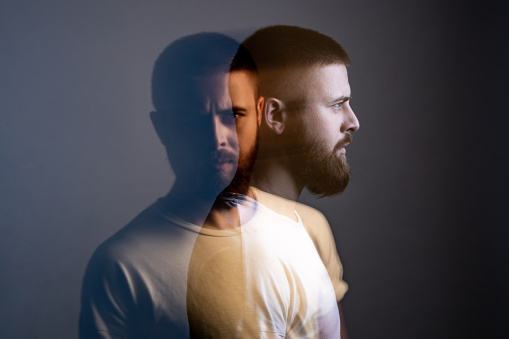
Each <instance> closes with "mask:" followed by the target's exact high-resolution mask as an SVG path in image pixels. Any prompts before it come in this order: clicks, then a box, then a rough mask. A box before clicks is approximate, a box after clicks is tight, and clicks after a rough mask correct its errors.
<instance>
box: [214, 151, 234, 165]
mask: <svg viewBox="0 0 509 339" xmlns="http://www.w3.org/2000/svg"><path fill="white" fill-rule="evenodd" d="M238 158H239V157H238V154H236V153H234V152H230V151H227V150H225V149H219V150H216V151H214V152H212V153H210V160H211V161H213V162H217V161H233V162H236V161H237V160H238Z"/></svg>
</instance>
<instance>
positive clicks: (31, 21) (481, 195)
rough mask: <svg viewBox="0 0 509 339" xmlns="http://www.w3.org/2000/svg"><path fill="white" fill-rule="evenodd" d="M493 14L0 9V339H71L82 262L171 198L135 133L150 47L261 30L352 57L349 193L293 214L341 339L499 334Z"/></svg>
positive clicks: (429, 9) (178, 6) (188, 7)
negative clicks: (318, 40) (317, 255)
mask: <svg viewBox="0 0 509 339" xmlns="http://www.w3.org/2000/svg"><path fill="white" fill-rule="evenodd" d="M499 9H501V8H499V7H497V5H496V4H495V5H493V6H492V5H491V4H490V5H489V6H487V4H486V3H483V6H482V8H481V7H479V8H478V7H476V6H469V5H466V3H465V2H457V3H454V2H441V1H426V2H424V1H394V0H391V1H377V0H370V1H325V0H323V1H296V0H272V1H231V2H228V1H194V0H193V1H183V0H173V1H154V0H150V1H120V0H103V1H5V0H2V1H0V39H1V40H0V43H1V45H0V46H1V47H0V67H1V68H0V114H1V116H0V159H1V166H0V178H1V179H0V199H1V200H0V213H1V219H0V220H1V221H0V222H1V238H0V251H1V257H0V265H1V279H0V337H1V338H22V339H25V338H76V337H77V321H78V315H79V307H80V305H79V295H80V288H81V280H82V277H83V272H84V269H85V266H86V264H87V261H88V259H89V257H90V255H91V254H92V252H93V251H94V249H95V248H96V247H97V246H98V245H99V244H100V243H101V242H102V241H103V240H105V239H106V238H107V237H108V236H110V235H111V234H113V233H114V232H116V231H117V230H119V229H120V228H121V227H122V226H124V225H125V224H126V223H127V222H129V221H130V220H131V219H132V218H133V217H134V216H135V215H136V214H137V213H138V212H140V211H141V210H142V209H144V208H145V207H146V206H148V205H149V204H150V203H152V202H153V201H154V200H155V199H156V198H158V197H159V196H161V195H163V194H165V193H166V192H167V191H168V190H169V188H170V187H171V184H172V182H173V175H172V173H171V171H170V169H169V166H168V165H167V160H166V157H165V154H164V150H163V148H162V146H161V145H160V143H159V141H158V139H157V137H156V134H155V132H154V130H153V128H152V126H151V123H150V120H149V116H148V114H149V112H150V111H151V109H152V106H151V102H150V74H151V68H152V66H153V62H154V61H155V59H156V57H157V56H158V54H159V53H160V52H161V51H162V49H163V48H164V47H165V46H166V45H167V44H168V43H170V42H171V41H173V40H175V39H177V38H179V37H181V36H183V35H187V34H191V33H197V32H202V31H215V32H221V33H226V34H228V35H231V36H233V37H235V38H237V39H242V38H244V37H246V36H247V35H248V34H250V33H251V32H253V31H254V30H255V29H257V28H259V27H262V26H265V25H269V24H293V25H299V26H303V27H308V28H312V29H316V30H318V31H320V32H323V33H325V34H327V35H330V36H331V37H333V38H335V39H336V40H338V41H339V42H340V43H341V44H343V46H344V47H345V48H346V50H347V51H348V52H349V54H350V56H351V59H352V60H353V63H352V66H351V67H350V68H349V77H350V83H351V86H352V97H353V99H352V107H353V108H354V111H355V112H356V113H357V116H358V118H359V120H360V125H361V127H360V130H359V131H358V132H357V133H356V135H355V136H354V142H353V143H352V144H351V145H350V146H349V149H348V157H349V161H350V163H351V165H352V169H353V177H352V180H351V184H350V186H349V187H348V189H347V190H346V192H345V193H344V194H343V195H342V196H341V197H338V198H334V199H328V200H315V199H314V198H313V197H311V196H309V195H307V194H305V195H304V196H303V197H302V201H304V202H306V203H308V204H310V205H312V206H315V207H317V208H318V209H320V210H322V211H323V212H324V213H325V215H326V216H327V217H328V218H329V221H330V223H331V225H332V228H333V232H334V236H335V238H336V242H337V246H338V250H339V253H340V256H341V258H342V260H343V264H344V268H345V279H346V280H347V282H348V283H349V285H350V291H349V292H348V293H347V295H346V297H345V299H344V301H343V308H344V313H345V318H346V326H347V328H348V330H349V332H350V337H351V338H357V339H359V338H453V337H460V336H463V337H469V336H470V335H473V334H476V333H480V332H478V331H480V330H482V331H488V332H489V333H491V334H494V333H496V329H497V328H496V323H497V321H498V318H497V317H501V316H500V314H501V313H500V310H501V309H502V308H503V307H504V304H503V302H502V301H500V300H503V299H501V297H502V296H505V294H504V293H506V292H505V289H504V288H503V287H504V286H505V285H504V283H500V281H507V279H506V278H505V277H503V276H502V275H501V274H498V273H497V270H498V268H499V267H498V266H500V265H501V264H503V263H505V261H504V257H502V256H501V253H504V252H503V251H502V250H500V249H501V248H504V245H505V242H504V241H503V240H501V239H502V238H501V235H504V234H503V233H498V230H499V227H502V226H503V222H504V220H505V218H504V217H503V213H502V212H501V211H502V209H500V208H499V207H504V206H505V204H504V201H506V200H507V199H505V198H504V195H503V194H502V192H503V191H502V189H499V187H501V184H502V183H505V182H506V180H505V171H504V169H505V167H502V165H501V164H499V163H498V161H499V160H500V159H501V158H503V154H504V152H503V150H505V148H503V147H502V146H501V145H503V144H502V140H503V138H502V137H501V136H502V134H503V128H502V127H500V126H502V125H503V123H504V122H505V121H507V120H506V118H505V117H503V114H502V113H503V111H504V108H505V107H504V105H503V103H502V101H501V100H500V101H497V100H498V99H497V98H496V96H495V94H500V93H502V92H503V85H504V83H503V81H502V78H503V77H502V76H501V75H500V72H501V71H502V70H501V69H500V68H498V66H499V65H502V64H503V63H504V62H502V60H504V59H503V57H502V55H503V53H506V52H507V49H506V45H505V44H501V43H500V40H499V39H498V36H501V37H505V36H506V34H505V33H501V32H506V31H504V30H502V28H505V27H502V24H501V22H502V19H503V16H502V14H501V11H500V10H499ZM504 71H505V70H504ZM505 111H506V110H505ZM505 153H506V152H505ZM505 234H506V233H505ZM501 279H506V280H501ZM485 333H487V332H485Z"/></svg>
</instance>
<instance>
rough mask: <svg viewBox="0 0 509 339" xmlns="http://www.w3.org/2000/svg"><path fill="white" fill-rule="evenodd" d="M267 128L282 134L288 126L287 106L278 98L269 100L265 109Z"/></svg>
mask: <svg viewBox="0 0 509 339" xmlns="http://www.w3.org/2000/svg"><path fill="white" fill-rule="evenodd" d="M263 115H264V117H265V123H266V124H267V127H268V128H269V129H270V130H271V131H273V132H274V133H276V134H282V133H283V131H284V129H285V125H286V110H285V104H284V102H282V101H281V100H279V99H276V98H267V100H266V101H265V106H264V109H263Z"/></svg>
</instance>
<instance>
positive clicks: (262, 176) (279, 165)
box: [251, 156, 304, 201]
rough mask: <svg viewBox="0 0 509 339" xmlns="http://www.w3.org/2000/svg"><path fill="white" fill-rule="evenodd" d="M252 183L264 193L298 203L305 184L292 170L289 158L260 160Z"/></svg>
mask: <svg viewBox="0 0 509 339" xmlns="http://www.w3.org/2000/svg"><path fill="white" fill-rule="evenodd" d="M251 183H252V185H253V186H256V187H258V188H259V189H261V190H262V191H265V192H267V193H271V194H273V195H277V196H280V197H282V198H285V199H288V200H293V201H297V199H299V196H300V194H301V193H302V190H303V189H304V184H303V183H301V182H299V180H297V178H296V177H295V175H294V174H293V173H292V171H291V170H290V164H289V159H288V158H287V156H281V157H269V158H258V159H257V161H256V165H255V168H254V171H253V175H252V180H251Z"/></svg>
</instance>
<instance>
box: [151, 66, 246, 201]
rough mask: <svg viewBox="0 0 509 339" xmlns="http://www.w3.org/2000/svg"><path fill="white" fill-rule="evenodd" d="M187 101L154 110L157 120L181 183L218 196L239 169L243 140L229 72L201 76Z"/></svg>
mask: <svg viewBox="0 0 509 339" xmlns="http://www.w3.org/2000/svg"><path fill="white" fill-rule="evenodd" d="M187 86H188V88H186V95H185V97H181V98H174V100H172V105H171V107H168V108H167V109H165V110H164V111H158V112H154V113H153V114H152V121H153V123H154V126H155V128H156V130H157V133H158V135H159V137H160V139H161V141H162V142H163V144H164V145H165V146H166V151H167V153H168V158H169V160H170V163H171V165H172V168H173V171H174V172H175V175H176V177H177V178H176V184H179V185H183V186H186V187H187V189H188V190H189V192H190V193H192V194H196V195H199V196H207V197H215V196H216V195H217V194H218V193H219V192H221V190H223V189H224V188H225V187H226V186H227V185H228V184H229V183H230V182H231V180H232V178H233V176H234V174H235V171H236V169H237V160H238V153H239V149H238V141H237V133H236V130H235V119H234V116H233V114H232V109H231V108H232V106H231V100H230V96H229V94H228V74H227V73H223V72H218V73H214V74H211V75H207V76H202V77H196V78H194V79H193V80H192V81H190V82H189V83H188V84H187Z"/></svg>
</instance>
